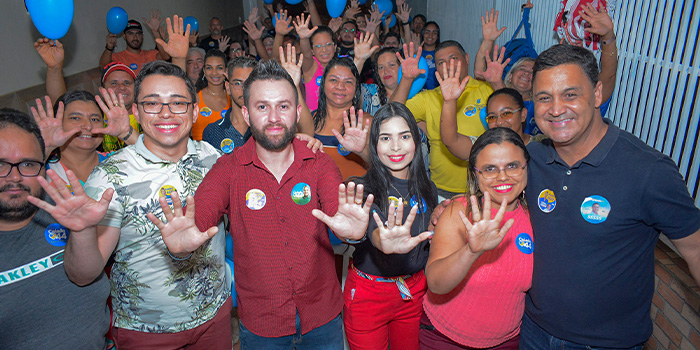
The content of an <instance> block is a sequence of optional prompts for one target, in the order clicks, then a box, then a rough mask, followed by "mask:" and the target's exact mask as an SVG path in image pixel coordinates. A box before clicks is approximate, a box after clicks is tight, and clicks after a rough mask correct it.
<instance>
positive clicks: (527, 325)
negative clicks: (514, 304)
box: [520, 313, 644, 350]
mask: <svg viewBox="0 0 700 350" xmlns="http://www.w3.org/2000/svg"><path fill="white" fill-rule="evenodd" d="M643 346H644V345H638V346H635V347H631V348H624V349H615V348H596V347H592V346H587V345H581V344H578V343H572V342H570V341H566V340H564V339H560V338H557V337H555V336H553V335H551V334H549V333H548V332H547V331H545V330H544V329H542V328H540V326H538V325H537V324H536V323H535V322H533V321H532V319H530V317H528V316H527V313H526V314H525V315H523V323H522V325H520V350H548V349H549V350H555V349H556V350H642V347H643Z"/></svg>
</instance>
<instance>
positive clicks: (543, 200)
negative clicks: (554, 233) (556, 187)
mask: <svg viewBox="0 0 700 350" xmlns="http://www.w3.org/2000/svg"><path fill="white" fill-rule="evenodd" d="M537 206H538V207H540V210H542V211H543V212H545V213H549V212H551V211H552V210H554V208H555V207H556V206H557V197H556V196H555V195H554V191H552V190H550V189H544V190H542V192H540V195H539V197H538V198H537Z"/></svg>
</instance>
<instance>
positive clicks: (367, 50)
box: [353, 32, 379, 61]
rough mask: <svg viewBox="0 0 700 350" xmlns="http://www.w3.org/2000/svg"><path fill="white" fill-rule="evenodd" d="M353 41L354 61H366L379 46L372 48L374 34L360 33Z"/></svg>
mask: <svg viewBox="0 0 700 350" xmlns="http://www.w3.org/2000/svg"><path fill="white" fill-rule="evenodd" d="M353 40H354V41H355V49H354V50H355V59H360V60H363V61H366V60H367V59H369V58H370V57H372V55H373V54H374V53H375V52H377V50H379V45H375V46H372V42H373V41H374V33H370V32H364V33H360V37H359V38H354V39H353Z"/></svg>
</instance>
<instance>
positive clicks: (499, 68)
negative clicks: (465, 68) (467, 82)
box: [441, 45, 510, 86]
mask: <svg viewBox="0 0 700 350" xmlns="http://www.w3.org/2000/svg"><path fill="white" fill-rule="evenodd" d="M505 56H506V48H505V47H502V48H501V50H498V45H494V47H493V57H489V55H486V70H485V71H483V72H474V75H475V76H476V77H477V78H479V79H481V80H485V81H487V82H489V83H491V84H494V83H498V82H500V81H501V79H502V77H503V70H504V69H505V68H506V66H507V65H508V62H510V58H506V60H505V61H504V60H503V58H505ZM441 86H442V85H441Z"/></svg>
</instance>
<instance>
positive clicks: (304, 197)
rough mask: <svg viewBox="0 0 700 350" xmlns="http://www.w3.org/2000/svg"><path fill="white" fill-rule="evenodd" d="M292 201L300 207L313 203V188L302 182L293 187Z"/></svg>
mask: <svg viewBox="0 0 700 350" xmlns="http://www.w3.org/2000/svg"><path fill="white" fill-rule="evenodd" d="M292 200H293V201H294V203H296V204H299V205H304V204H307V203H309V202H310V201H311V186H309V184H307V183H304V182H300V183H298V184H296V185H294V187H292Z"/></svg>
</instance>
